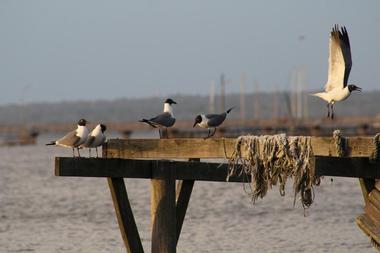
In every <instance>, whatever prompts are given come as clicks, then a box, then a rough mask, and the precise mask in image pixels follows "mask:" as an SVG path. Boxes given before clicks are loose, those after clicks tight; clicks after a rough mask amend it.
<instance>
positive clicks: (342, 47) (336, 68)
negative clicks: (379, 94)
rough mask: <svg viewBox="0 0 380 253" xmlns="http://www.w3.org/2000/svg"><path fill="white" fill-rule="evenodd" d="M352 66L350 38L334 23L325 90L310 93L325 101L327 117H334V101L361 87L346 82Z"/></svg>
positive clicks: (345, 30) (344, 97)
mask: <svg viewBox="0 0 380 253" xmlns="http://www.w3.org/2000/svg"><path fill="white" fill-rule="evenodd" d="M351 66H352V59H351V47H350V40H349V38H348V33H347V29H346V27H344V26H343V27H342V28H339V26H338V25H335V26H334V27H333V28H332V30H331V33H330V46H329V71H328V78H327V83H326V85H325V91H324V92H319V93H315V94H312V95H313V96H317V97H320V98H322V99H323V100H325V101H326V102H327V117H328V118H329V117H331V119H334V103H335V102H339V101H343V100H345V99H347V98H348V97H349V96H350V95H351V93H352V92H353V91H355V90H357V91H361V90H362V89H361V88H360V87H358V86H356V85H355V84H348V77H349V75H350V71H351Z"/></svg>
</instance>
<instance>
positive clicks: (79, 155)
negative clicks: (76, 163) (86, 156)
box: [77, 147, 80, 157]
mask: <svg viewBox="0 0 380 253" xmlns="http://www.w3.org/2000/svg"><path fill="white" fill-rule="evenodd" d="M77 150H78V157H80V153H79V147H77Z"/></svg>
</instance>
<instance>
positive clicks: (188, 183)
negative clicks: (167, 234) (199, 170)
mask: <svg viewBox="0 0 380 253" xmlns="http://www.w3.org/2000/svg"><path fill="white" fill-rule="evenodd" d="M199 161H200V159H199V158H194V159H189V162H199ZM194 182H195V181H194V180H179V181H178V183H177V190H176V193H177V198H176V199H177V202H176V203H177V205H176V215H177V217H176V220H177V226H176V228H177V241H176V243H177V244H178V240H179V237H180V235H181V230H182V225H183V222H184V220H185V216H186V211H187V207H188V205H189V201H190V197H191V192H192V191H193V187H194Z"/></svg>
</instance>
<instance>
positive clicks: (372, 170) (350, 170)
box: [315, 156, 380, 178]
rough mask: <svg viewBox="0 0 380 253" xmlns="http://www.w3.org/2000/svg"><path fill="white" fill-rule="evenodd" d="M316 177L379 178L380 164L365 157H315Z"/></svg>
mask: <svg viewBox="0 0 380 253" xmlns="http://www.w3.org/2000/svg"><path fill="white" fill-rule="evenodd" d="M315 173H316V175H318V176H335V177H357V178H380V163H379V162H375V163H372V162H370V161H369V159H368V158H366V157H344V158H343V157H325V156H316V157H315Z"/></svg>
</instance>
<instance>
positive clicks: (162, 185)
mask: <svg viewBox="0 0 380 253" xmlns="http://www.w3.org/2000/svg"><path fill="white" fill-rule="evenodd" d="M174 173H175V171H174V170H173V169H172V168H166V167H164V164H161V166H160V167H158V168H157V170H155V171H154V173H153V176H154V177H155V175H156V178H158V179H152V180H151V182H152V190H151V222H152V251H151V252H152V253H175V252H176V241H177V235H176V206H175V177H174V176H175V174H174Z"/></svg>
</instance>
